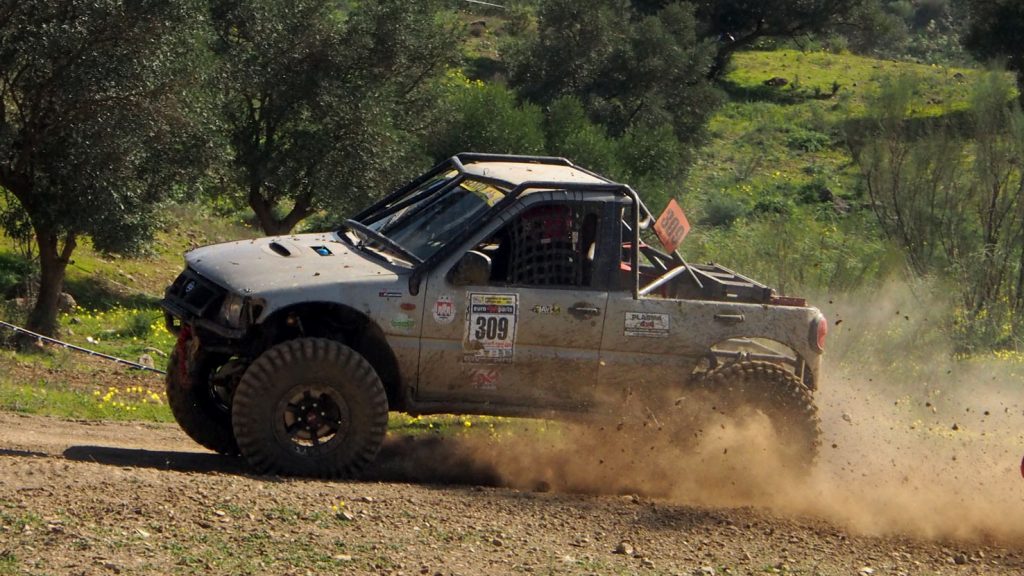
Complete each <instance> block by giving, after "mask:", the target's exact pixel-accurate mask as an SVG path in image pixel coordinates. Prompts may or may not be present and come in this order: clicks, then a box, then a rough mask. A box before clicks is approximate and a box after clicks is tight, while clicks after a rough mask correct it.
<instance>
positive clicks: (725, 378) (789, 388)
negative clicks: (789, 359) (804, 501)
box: [702, 361, 821, 465]
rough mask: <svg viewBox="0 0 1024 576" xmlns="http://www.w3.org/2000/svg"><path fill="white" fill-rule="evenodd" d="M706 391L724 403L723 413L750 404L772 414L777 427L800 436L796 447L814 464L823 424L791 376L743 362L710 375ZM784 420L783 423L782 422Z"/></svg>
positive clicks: (810, 397) (803, 388)
mask: <svg viewBox="0 0 1024 576" xmlns="http://www.w3.org/2000/svg"><path fill="white" fill-rule="evenodd" d="M702 387H703V388H705V389H706V390H707V391H708V392H709V393H711V394H712V395H713V396H714V397H715V398H716V399H718V400H720V401H722V402H724V403H725V405H724V406H720V407H719V409H720V410H721V411H727V410H729V409H731V408H734V407H735V405H736V404H740V403H745V404H751V405H753V406H756V407H758V408H761V409H763V410H765V411H766V412H770V414H768V415H769V417H770V418H772V420H773V423H774V424H775V425H776V426H778V425H779V424H780V423H781V424H783V425H785V426H786V427H787V428H788V429H789V430H790V431H792V432H793V433H794V434H796V435H797V436H796V437H795V438H794V440H795V442H799V443H802V444H804V445H803V446H795V448H797V449H798V450H799V451H800V452H801V453H803V454H804V456H805V457H806V462H805V463H806V464H808V465H809V464H811V463H813V461H814V459H815V458H816V457H817V454H818V449H819V447H820V445H821V420H820V419H819V418H818V408H817V406H816V405H815V403H814V396H813V395H812V394H811V391H810V390H809V389H808V388H807V387H806V386H804V384H803V383H802V382H801V381H800V379H799V378H797V377H796V376H795V375H794V374H793V373H792V372H789V371H788V370H786V369H785V368H783V367H781V366H779V365H777V364H773V363H771V362H763V361H744V362H737V363H734V364H730V365H728V366H724V367H722V368H719V369H716V370H714V371H711V372H709V373H708V374H707V375H706V376H705V378H704V382H703V386H702ZM780 420H781V422H780Z"/></svg>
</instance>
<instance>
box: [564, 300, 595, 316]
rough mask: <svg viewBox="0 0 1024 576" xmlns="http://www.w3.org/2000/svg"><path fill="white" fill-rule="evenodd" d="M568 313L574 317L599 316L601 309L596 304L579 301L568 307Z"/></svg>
mask: <svg viewBox="0 0 1024 576" xmlns="http://www.w3.org/2000/svg"><path fill="white" fill-rule="evenodd" d="M569 314H571V315H573V316H574V317H576V318H586V317H587V316H599V315H600V314H601V309H600V308H598V307H597V306H592V305H590V304H585V303H580V304H574V305H573V306H572V308H569Z"/></svg>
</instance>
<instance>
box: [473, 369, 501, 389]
mask: <svg viewBox="0 0 1024 576" xmlns="http://www.w3.org/2000/svg"><path fill="white" fill-rule="evenodd" d="M498 375H499V372H498V369H497V368H473V369H472V370H471V371H470V373H469V378H470V382H471V383H472V384H473V388H476V389H477V390H497V389H498Z"/></svg>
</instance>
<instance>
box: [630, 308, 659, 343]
mask: <svg viewBox="0 0 1024 576" xmlns="http://www.w3.org/2000/svg"><path fill="white" fill-rule="evenodd" d="M668 329H669V318H668V314H646V313H643V312H626V336H631V337H634V338H667V337H668Z"/></svg>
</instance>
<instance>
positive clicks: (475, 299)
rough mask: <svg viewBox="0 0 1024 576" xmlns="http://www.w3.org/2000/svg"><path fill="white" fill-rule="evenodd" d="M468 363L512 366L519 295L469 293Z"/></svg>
mask: <svg viewBox="0 0 1024 576" xmlns="http://www.w3.org/2000/svg"><path fill="white" fill-rule="evenodd" d="M468 299H469V315H468V317H467V318H466V340H465V343H464V344H465V354H464V355H463V360H464V361H466V362H479V363H496V364H510V363H512V361H513V359H514V358H515V342H516V320H517V319H518V318H519V295H518V294H474V293H470V294H469V298H468Z"/></svg>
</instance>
